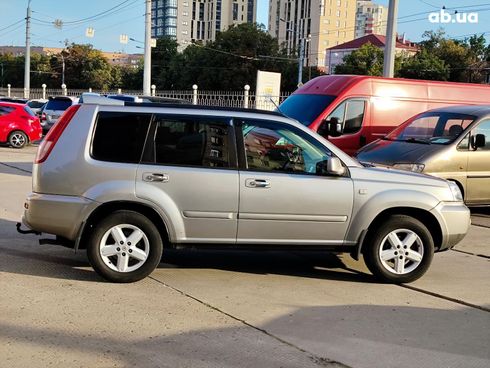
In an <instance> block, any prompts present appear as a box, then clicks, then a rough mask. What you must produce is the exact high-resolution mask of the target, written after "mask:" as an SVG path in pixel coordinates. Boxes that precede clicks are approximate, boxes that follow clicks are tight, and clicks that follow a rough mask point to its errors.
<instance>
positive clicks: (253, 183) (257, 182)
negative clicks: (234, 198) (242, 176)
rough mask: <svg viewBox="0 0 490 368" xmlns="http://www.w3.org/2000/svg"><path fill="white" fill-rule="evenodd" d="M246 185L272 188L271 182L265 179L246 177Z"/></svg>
mask: <svg viewBox="0 0 490 368" xmlns="http://www.w3.org/2000/svg"><path fill="white" fill-rule="evenodd" d="M245 186H246V187H248V188H270V187H271V183H270V181H269V180H265V179H246V180H245Z"/></svg>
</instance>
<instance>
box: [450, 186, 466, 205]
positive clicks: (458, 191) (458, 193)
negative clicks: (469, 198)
mask: <svg viewBox="0 0 490 368" xmlns="http://www.w3.org/2000/svg"><path fill="white" fill-rule="evenodd" d="M448 184H449V189H451V192H452V193H453V198H454V200H455V201H461V202H462V201H463V193H461V189H459V186H458V184H456V183H455V182H454V181H448Z"/></svg>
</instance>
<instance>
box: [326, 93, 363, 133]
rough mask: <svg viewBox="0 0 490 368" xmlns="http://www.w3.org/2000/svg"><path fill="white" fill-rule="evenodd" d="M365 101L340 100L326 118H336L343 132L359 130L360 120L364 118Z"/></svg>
mask: <svg viewBox="0 0 490 368" xmlns="http://www.w3.org/2000/svg"><path fill="white" fill-rule="evenodd" d="M365 106H366V101H364V100H347V101H344V102H342V103H341V104H340V105H339V106H337V108H336V109H335V110H334V111H332V113H331V114H330V115H329V116H328V117H327V120H328V119H331V118H336V119H338V121H339V123H340V124H341V125H342V133H343V134H353V133H357V132H358V131H359V130H361V126H362V121H363V120H364V110H365Z"/></svg>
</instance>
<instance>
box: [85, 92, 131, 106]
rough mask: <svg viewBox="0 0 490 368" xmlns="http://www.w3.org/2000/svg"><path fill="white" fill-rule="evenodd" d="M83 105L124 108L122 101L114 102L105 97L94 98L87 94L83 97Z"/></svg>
mask: <svg viewBox="0 0 490 368" xmlns="http://www.w3.org/2000/svg"><path fill="white" fill-rule="evenodd" d="M83 104H94V105H110V106H124V101H121V100H115V99H113V98H108V97H105V96H94V95H89V94H87V95H84V96H83Z"/></svg>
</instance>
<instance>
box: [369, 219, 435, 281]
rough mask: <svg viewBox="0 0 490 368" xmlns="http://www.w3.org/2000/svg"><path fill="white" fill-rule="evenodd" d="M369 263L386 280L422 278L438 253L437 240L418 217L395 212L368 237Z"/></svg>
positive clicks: (375, 273)
mask: <svg viewBox="0 0 490 368" xmlns="http://www.w3.org/2000/svg"><path fill="white" fill-rule="evenodd" d="M363 253H364V260H365V262H366V266H367V267H368V268H369V270H370V271H371V272H372V273H373V275H375V276H376V277H377V278H379V279H380V280H382V281H384V282H390V283H406V282H412V281H415V280H417V279H418V278H420V277H421V276H422V275H423V274H424V273H425V272H426V271H427V269H428V268H429V266H430V264H431V262H432V258H433V255H434V241H433V239H432V235H431V234H430V232H429V230H428V229H427V227H425V225H424V224H422V223H421V222H420V221H418V220H417V219H415V218H413V217H410V216H404V215H394V216H391V217H389V218H388V219H387V220H386V222H385V223H384V224H383V225H382V226H381V227H380V228H379V229H376V230H375V233H373V234H371V236H369V237H368V239H367V243H366V248H365V249H364V252H363Z"/></svg>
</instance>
